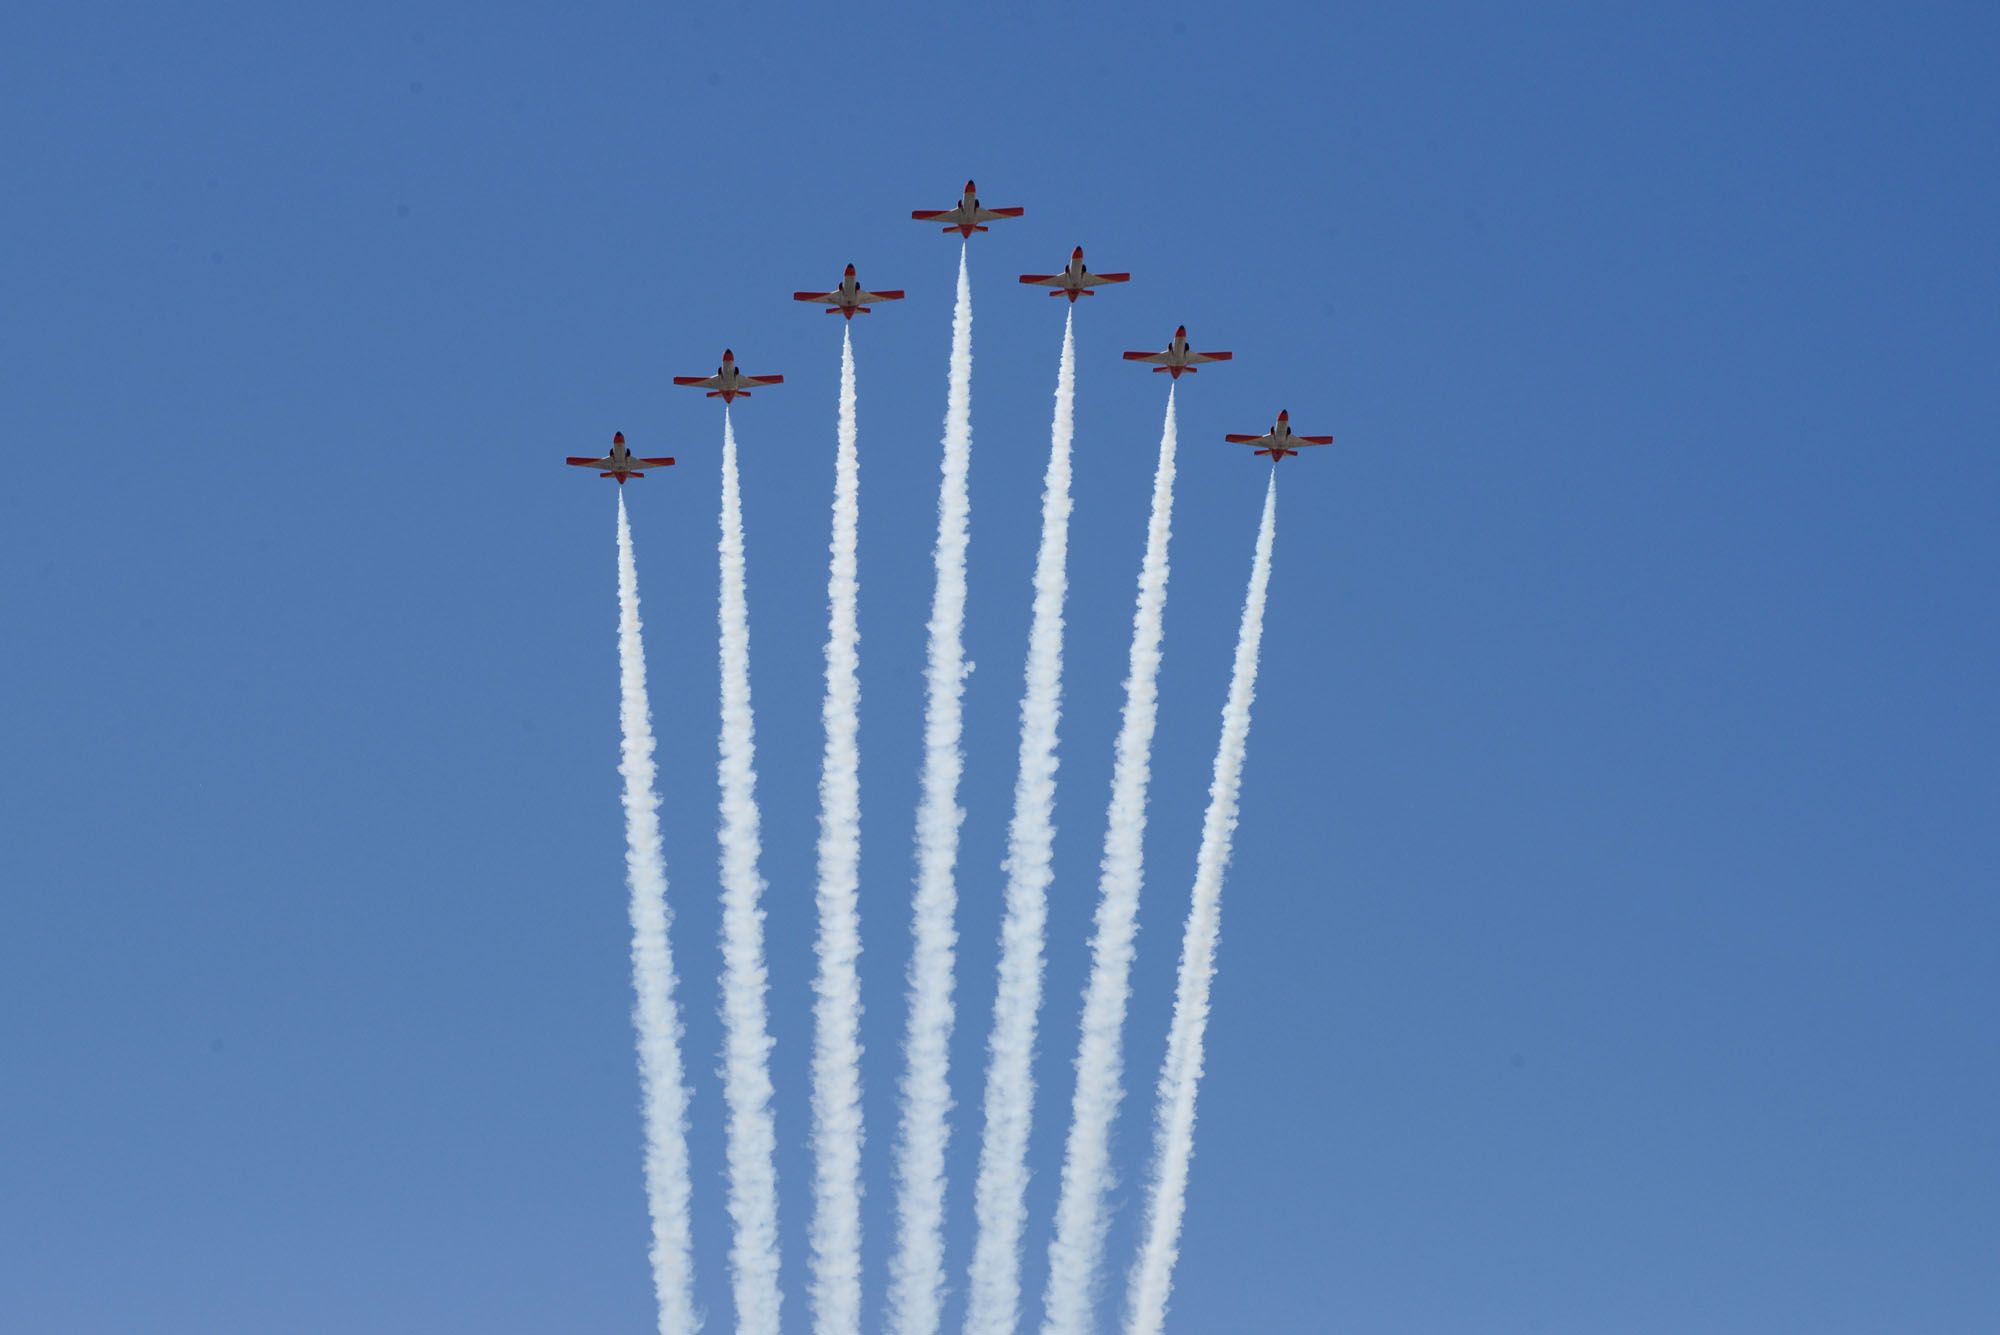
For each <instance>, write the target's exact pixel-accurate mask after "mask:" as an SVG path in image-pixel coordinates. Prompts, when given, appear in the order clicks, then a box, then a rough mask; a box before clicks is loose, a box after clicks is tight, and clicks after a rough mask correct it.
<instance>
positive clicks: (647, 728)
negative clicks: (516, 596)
mask: <svg viewBox="0 0 2000 1335" xmlns="http://www.w3.org/2000/svg"><path fill="white" fill-rule="evenodd" d="M639 630H640V622H639V568H638V565H637V564H636V563H635V562H634V561H633V559H632V526H631V525H630V524H629V523H627V522H626V519H625V497H624V494H623V493H622V492H621V493H620V494H619V497H618V686H619V693H618V722H619V727H620V731H621V732H622V734H623V740H622V742H621V744H620V759H619V764H618V772H619V774H621V775H623V776H624V779H625V878H626V880H628V881H629V882H630V883H631V886H632V991H633V994H634V997H635V1000H634V1002H633V1006H632V1028H633V1029H634V1031H635V1032H636V1034H637V1036H638V1045H639V1090H640V1096H641V1099H642V1102H643V1105H644V1108H645V1122H646V1206H647V1210H648V1212H649V1213H650V1214H651V1216H652V1221H653V1245H652V1248H651V1258H652V1263H653V1291H654V1293H655V1294H656V1295H658V1299H659V1304H660V1335H691V1332H693V1331H694V1330H696V1329H698V1328H699V1327H700V1325H701V1318H700V1317H699V1316H697V1315H696V1314H695V1307H694V1260H693V1257H692V1256H691V1255H690V1251H689V1239H688V1196H689V1188H688V1150H687V1085H686V1083H685V1081H684V1079H683V1077H682V1074H681V1046H680V1045H681V1019H680V1012H679V1010H678V1009H677V1008H676V1007H675V1005H674V960H673V955H672V954H671V952H670V951H669V949H668V946H667V926H668V923H669V922H670V921H671V920H672V915H671V914H670V913H669V912H668V910H667V863H666V856H665V854H664V853H663V852H662V851H661V847H660V799H659V796H658V795H657V794H656V793H655V792H654V791H653V716H652V710H651V708H650V707H649V706H648V704H647V702H646V646H645V643H644V641H642V640H641V638H640V635H639Z"/></svg>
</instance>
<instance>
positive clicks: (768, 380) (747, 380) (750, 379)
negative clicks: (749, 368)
mask: <svg viewBox="0 0 2000 1335" xmlns="http://www.w3.org/2000/svg"><path fill="white" fill-rule="evenodd" d="M742 379H743V383H744V384H746V385H782V384H784V383H785V378H784V377H783V376H781V375H746V376H744V377H743V378H742Z"/></svg>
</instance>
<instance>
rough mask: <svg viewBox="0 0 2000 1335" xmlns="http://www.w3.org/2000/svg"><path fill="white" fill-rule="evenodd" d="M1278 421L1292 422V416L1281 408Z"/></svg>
mask: <svg viewBox="0 0 2000 1335" xmlns="http://www.w3.org/2000/svg"><path fill="white" fill-rule="evenodd" d="M1278 420H1279V421H1280V422H1289V421H1291V420H1292V415H1291V414H1290V413H1288V412H1286V411H1285V410H1284V409H1282V408H1281V409H1279V410H1278Z"/></svg>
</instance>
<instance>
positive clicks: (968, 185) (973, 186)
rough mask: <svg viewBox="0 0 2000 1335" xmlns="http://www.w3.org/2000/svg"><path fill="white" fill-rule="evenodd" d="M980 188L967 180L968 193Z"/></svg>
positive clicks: (966, 190)
mask: <svg viewBox="0 0 2000 1335" xmlns="http://www.w3.org/2000/svg"><path fill="white" fill-rule="evenodd" d="M978 188H979V187H978V186H976V185H974V184H973V183H972V182H970V181H967V182H966V183H965V193H966V194H968V195H969V194H971V193H972V192H973V191H975V190H977V189H978Z"/></svg>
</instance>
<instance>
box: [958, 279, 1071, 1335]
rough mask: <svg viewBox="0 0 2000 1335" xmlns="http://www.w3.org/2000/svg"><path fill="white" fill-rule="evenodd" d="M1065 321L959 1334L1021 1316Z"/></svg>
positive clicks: (1054, 634)
mask: <svg viewBox="0 0 2000 1335" xmlns="http://www.w3.org/2000/svg"><path fill="white" fill-rule="evenodd" d="M1073 324H1074V319H1073V318H1072V319H1071V320H1066V321H1064V323H1063V341H1062V360H1061V362H1060V363H1059V365H1058V367H1057V370H1056V407H1055V420H1054V422H1053V424H1052V425H1051V427H1050V429H1049V466H1048V471H1047V473H1046V474H1045V475H1044V476H1043V480H1042V544H1041V549H1040V551H1039V552H1038V553H1037V555H1036V557H1035V608H1034V620H1033V622H1032V624H1031V625H1030V627H1029V630H1028V665H1027V672H1026V677H1027V683H1026V686H1025V688H1024V690H1023V692H1022V695H1021V755H1020V769H1019V772H1018V775H1017V777H1016V778H1015V781H1014V820H1013V825H1012V827H1011V828H1010V829H1009V831H1008V837H1007V912H1006V920H1005V922H1004V924H1003V925H1002V927H1001V929H1000V982H999V991H998V993H997V995H996V996H995V997H994V1000H993V1037H992V1039H991V1041H990V1042H989V1043H988V1045H987V1050H988V1053H989V1056H988V1061H987V1067H986V1135H985V1138H984V1139H983V1140H982V1141H981V1142H980V1147H979V1184H978V1188H977V1191H976V1206H977V1212H978V1216H979V1237H978V1242H977V1244H976V1245H975V1247H974V1249H973V1254H972V1290H971V1294H970V1297H969V1305H968V1308H967V1311H966V1319H965V1329H966V1331H967V1332H968V1335H1012V1332H1013V1331H1014V1330H1015V1328H1016V1326H1017V1324H1018V1322H1019V1319H1020V1304H1021V1228H1022V1225H1023V1224H1024V1222H1025V1221H1026V1218H1027V1211H1026V1209H1025V1207H1024V1206H1023V1204H1022V1198H1023V1196H1024V1194H1025V1193H1026V1191H1027V1187H1028V1162H1027V1159H1028V1130H1029V1126H1030V1124H1031V1122H1032V1119H1033V1116H1034V1108H1035V1077H1034V1069H1033V1059H1034V1051H1035V1018H1036V1015H1037V1014H1038V1012H1039V1011H1040V1010H1041V1005H1042V932H1043V926H1044V924H1045V923H1046V921H1047V919H1048V888H1049V881H1050V879H1051V876H1052V874H1053V873H1052V872H1051V869H1050V867H1051V862H1052V859H1053V857H1054V850H1055V837H1056V830H1055V800H1056V765H1057V759H1056V734H1057V728H1058V725H1059V724H1060V723H1061V721H1062V651H1063V600H1064V598H1065V596H1066V595H1067V592H1068V584H1069V580H1068V572H1067V565H1068V559H1069V515H1070V496H1069V478H1070V442H1071V440H1072V439H1073V438H1074V436H1075V434H1076V341H1075V337H1074V334H1073V329H1072V326H1073Z"/></svg>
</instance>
